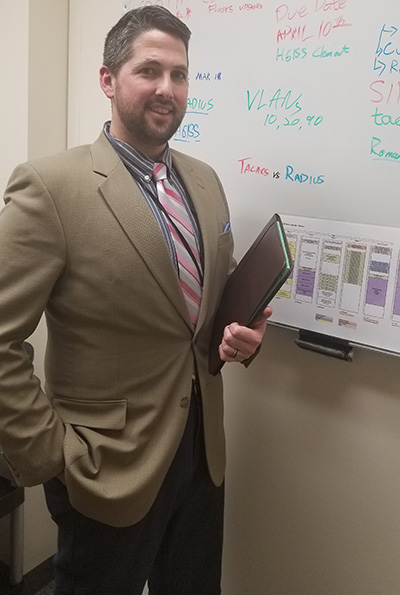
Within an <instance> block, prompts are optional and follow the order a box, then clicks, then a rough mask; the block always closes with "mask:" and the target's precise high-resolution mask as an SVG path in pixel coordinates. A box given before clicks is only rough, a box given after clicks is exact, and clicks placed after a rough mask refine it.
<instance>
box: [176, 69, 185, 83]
mask: <svg viewBox="0 0 400 595" xmlns="http://www.w3.org/2000/svg"><path fill="white" fill-rule="evenodd" d="M174 77H175V78H177V79H179V80H181V81H186V80H187V74H186V72H180V71H177V72H175V73H174Z"/></svg>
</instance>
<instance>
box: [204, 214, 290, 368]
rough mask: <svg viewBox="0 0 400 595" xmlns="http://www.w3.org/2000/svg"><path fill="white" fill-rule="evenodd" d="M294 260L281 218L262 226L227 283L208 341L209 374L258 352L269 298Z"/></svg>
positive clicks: (277, 217)
mask: <svg viewBox="0 0 400 595" xmlns="http://www.w3.org/2000/svg"><path fill="white" fill-rule="evenodd" d="M292 268H293V260H292V256H291V254H290V250H289V245H288V242H287V238H286V235H285V231H284V229H283V224H282V221H281V218H280V216H279V215H278V214H277V213H275V215H273V217H271V219H270V220H269V221H268V223H267V224H266V225H265V226H264V228H263V229H262V231H261V233H260V234H259V235H258V237H257V238H256V239H255V241H254V242H253V244H252V245H251V246H250V248H249V250H248V251H247V252H246V254H245V255H244V256H243V258H242V260H241V261H240V262H239V264H238V265H237V267H236V269H235V270H234V271H233V273H232V274H231V276H230V277H229V279H228V280H227V282H226V285H225V288H224V292H223V295H222V298H221V302H220V305H219V308H218V311H217V314H216V316H215V320H214V327H213V332H212V337H211V342H210V357H209V371H210V373H211V374H217V373H218V372H219V370H220V369H221V368H222V366H223V365H224V363H225V362H232V361H240V362H241V361H245V362H246V360H248V359H249V358H250V357H251V356H252V355H254V353H255V352H256V351H257V349H258V347H259V346H260V344H261V341H262V338H263V336H264V333H265V326H266V322H267V319H268V318H269V317H270V316H271V314H272V310H271V309H270V308H268V304H269V302H270V301H271V299H272V298H273V297H274V295H276V293H277V291H278V290H279V289H280V287H281V286H282V284H283V283H284V282H285V280H286V279H287V278H288V276H289V275H290V273H291V271H292Z"/></svg>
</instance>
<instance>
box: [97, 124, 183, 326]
mask: <svg viewBox="0 0 400 595" xmlns="http://www.w3.org/2000/svg"><path fill="white" fill-rule="evenodd" d="M91 148H92V156H93V170H94V171H95V172H97V173H99V174H101V175H102V176H104V180H103V181H102V182H101V183H100V184H99V190H100V192H101V193H102V195H103V197H104V199H105V201H106V202H107V204H108V205H109V207H110V209H111V210H112V212H113V213H114V216H115V217H116V219H117V220H118V222H119V224H120V225H121V228H122V229H123V231H124V232H125V233H126V235H127V236H128V238H129V240H130V241H131V243H132V244H133V245H134V247H135V248H136V250H137V251H138V252H139V253H140V255H141V257H142V258H143V260H144V261H145V262H146V265H147V267H148V269H149V271H150V272H151V273H152V274H153V276H154V277H155V278H156V280H157V282H158V284H159V286H160V288H161V289H162V291H163V292H164V293H165V294H166V295H167V297H168V298H169V300H170V301H171V303H172V304H173V305H174V307H175V309H176V310H177V312H178V313H179V315H180V316H181V317H182V318H183V320H184V321H185V322H186V324H187V325H188V326H189V328H190V329H192V324H191V321H190V318H189V313H188V311H187V307H186V302H185V298H184V295H183V293H182V290H181V287H180V284H179V280H178V276H177V274H176V271H175V267H174V264H173V262H172V259H171V256H170V254H169V251H168V247H167V244H166V242H165V239H164V236H163V233H162V231H161V229H160V227H159V225H158V223H157V221H156V219H155V218H154V215H153V214H152V212H151V210H150V207H149V206H148V204H147V202H146V200H145V198H144V197H143V195H142V193H141V192H140V190H139V189H138V187H137V186H136V184H135V183H134V181H133V180H132V177H131V175H130V174H129V172H128V171H127V169H126V167H125V166H124V164H123V163H122V161H121V160H120V158H119V157H118V155H117V153H116V152H115V150H114V149H113V148H112V146H111V145H110V143H109V142H108V140H107V139H106V137H105V136H104V134H103V133H102V134H101V135H100V137H99V139H98V140H97V141H96V142H95V143H94V144H93V145H92V147H91Z"/></svg>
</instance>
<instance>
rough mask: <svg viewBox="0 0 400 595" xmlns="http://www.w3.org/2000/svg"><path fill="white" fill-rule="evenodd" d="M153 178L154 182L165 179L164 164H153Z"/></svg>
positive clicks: (165, 168) (165, 170)
mask: <svg viewBox="0 0 400 595" xmlns="http://www.w3.org/2000/svg"><path fill="white" fill-rule="evenodd" d="M153 178H154V179H155V181H156V182H158V181H159V180H166V179H167V166H166V165H165V163H155V164H154V166H153Z"/></svg>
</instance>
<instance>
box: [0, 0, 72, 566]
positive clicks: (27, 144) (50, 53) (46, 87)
mask: <svg viewBox="0 0 400 595" xmlns="http://www.w3.org/2000/svg"><path fill="white" fill-rule="evenodd" d="M0 8H1V19H0V44H1V47H2V55H3V58H6V59H3V73H2V74H3V82H4V84H5V85H6V89H7V92H3V93H2V96H1V98H0V101H1V102H2V108H3V115H4V117H3V120H2V128H3V133H2V135H1V138H2V142H1V143H0V157H1V160H0V164H1V165H0V181H1V184H2V188H4V186H5V184H6V181H7V178H8V176H9V175H10V173H11V170H12V169H13V167H14V166H15V165H16V164H17V163H19V162H21V161H25V160H26V159H31V158H34V157H39V156H41V155H45V154H50V153H54V152H56V151H60V150H62V149H64V148H65V147H66V134H67V132H66V119H67V69H68V12H69V10H68V9H69V2H68V0H57V1H55V0H23V1H22V0H20V1H19V2H10V1H9V0H1V5H0ZM4 67H5V69H6V71H4ZM31 342H32V343H33V344H34V346H35V351H36V355H35V371H36V373H37V375H38V376H39V377H40V378H41V379H43V353H44V345H45V325H44V323H43V322H42V323H41V324H40V325H39V327H38V329H37V330H36V332H35V334H34V335H33V337H32V338H31ZM0 536H1V537H0V555H1V556H2V557H3V558H4V559H5V560H7V559H8V547H7V546H8V543H7V540H8V525H7V519H3V522H2V523H1V526H0ZM55 542H56V537H55V527H54V524H53V522H52V521H51V519H50V517H49V514H48V513H47V510H46V507H45V503H44V497H43V490H42V488H41V487H37V488H28V489H27V490H26V502H25V551H24V556H25V560H24V572H28V571H29V570H30V569H31V568H33V567H35V566H36V565H38V564H39V563H40V562H42V561H43V560H44V559H46V558H48V557H49V556H50V555H52V554H53V553H54V551H55Z"/></svg>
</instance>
